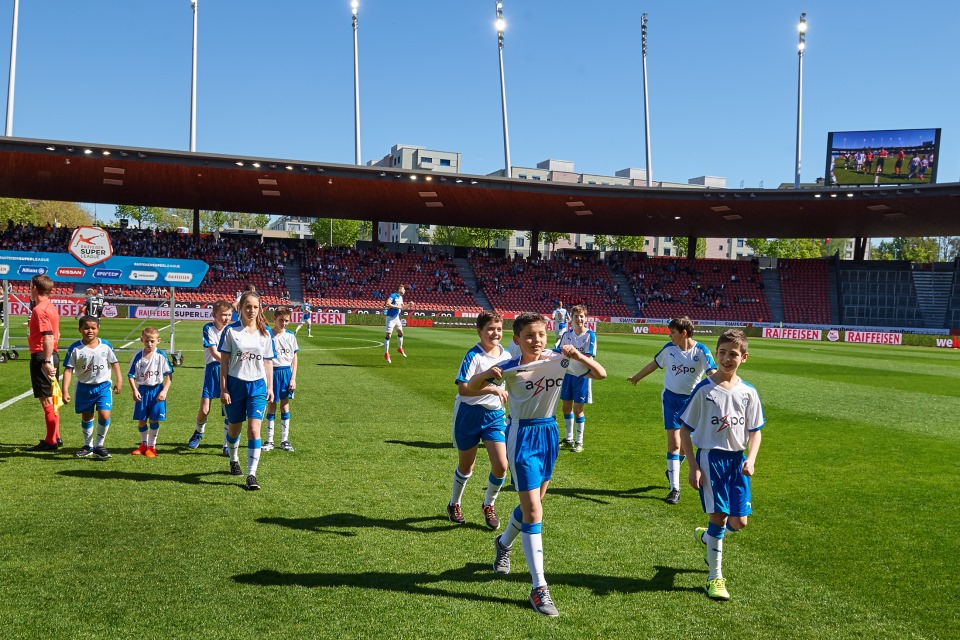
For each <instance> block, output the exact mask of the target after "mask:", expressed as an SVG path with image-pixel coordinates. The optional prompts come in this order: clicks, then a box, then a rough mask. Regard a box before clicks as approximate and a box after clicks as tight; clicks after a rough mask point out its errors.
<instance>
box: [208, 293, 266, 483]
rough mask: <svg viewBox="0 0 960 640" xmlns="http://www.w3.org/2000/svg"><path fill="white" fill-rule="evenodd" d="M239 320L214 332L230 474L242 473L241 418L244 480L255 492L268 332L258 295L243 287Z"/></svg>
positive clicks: (239, 306)
mask: <svg viewBox="0 0 960 640" xmlns="http://www.w3.org/2000/svg"><path fill="white" fill-rule="evenodd" d="M237 306H238V309H239V311H240V321H239V322H234V323H233V324H230V325H227V326H226V327H225V328H224V330H223V333H222V334H221V335H220V344H218V345H217V350H218V351H219V352H220V398H221V402H223V406H224V410H225V411H226V413H227V420H228V421H229V422H230V428H229V432H228V434H227V445H228V446H229V448H230V474H231V475H235V476H242V475H243V471H242V470H241V468H240V458H239V457H238V454H237V450H238V449H239V447H240V428H241V426H242V425H243V422H244V420H246V421H247V481H246V486H247V490H249V491H258V490H259V489H260V483H259V482H257V468H258V467H259V465H260V448H261V445H262V442H261V440H260V425H261V423H262V422H263V414H264V413H265V412H266V409H267V403H268V402H272V401H273V359H274V358H275V357H276V351H275V349H274V346H273V333H272V332H271V331H270V327H268V326H267V319H266V318H265V317H264V315H263V308H262V307H261V306H260V295H259V294H258V293H256V292H255V291H245V292H244V293H243V294H242V295H241V296H240V300H239V301H238V305H237Z"/></svg>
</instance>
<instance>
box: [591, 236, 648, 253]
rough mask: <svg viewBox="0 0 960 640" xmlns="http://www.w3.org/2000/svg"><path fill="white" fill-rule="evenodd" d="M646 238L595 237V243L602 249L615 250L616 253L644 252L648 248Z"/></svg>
mask: <svg viewBox="0 0 960 640" xmlns="http://www.w3.org/2000/svg"><path fill="white" fill-rule="evenodd" d="M646 240H647V239H646V237H644V236H605V235H598V236H594V238H593V241H594V244H596V245H597V246H598V247H600V248H601V249H614V250H616V251H637V252H639V251H643V250H644V248H645V247H646V244H645V243H646Z"/></svg>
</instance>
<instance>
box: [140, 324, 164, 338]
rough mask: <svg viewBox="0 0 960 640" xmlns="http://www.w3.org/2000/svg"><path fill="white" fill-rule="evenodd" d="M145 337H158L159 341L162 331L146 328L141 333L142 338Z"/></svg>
mask: <svg viewBox="0 0 960 640" xmlns="http://www.w3.org/2000/svg"><path fill="white" fill-rule="evenodd" d="M145 336H156V337H157V338H158V339H159V338H160V330H159V329H157V328H156V327H144V328H143V331H141V332H140V337H141V338H143V337H145Z"/></svg>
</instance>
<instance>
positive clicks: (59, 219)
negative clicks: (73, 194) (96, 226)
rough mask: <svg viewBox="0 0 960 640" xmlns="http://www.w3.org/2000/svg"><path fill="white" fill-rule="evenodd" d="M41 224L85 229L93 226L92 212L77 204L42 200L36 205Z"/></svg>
mask: <svg viewBox="0 0 960 640" xmlns="http://www.w3.org/2000/svg"><path fill="white" fill-rule="evenodd" d="M34 209H35V210H36V212H37V216H38V217H39V219H40V224H50V225H52V224H54V223H56V224H59V225H60V226H62V227H83V226H87V225H91V224H93V216H91V215H90V212H89V211H87V210H86V209H84V208H83V207H81V206H80V205H79V204H77V203H76V202H59V201H56V200H40V201H39V202H36V203H35V204H34Z"/></svg>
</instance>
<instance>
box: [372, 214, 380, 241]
mask: <svg viewBox="0 0 960 640" xmlns="http://www.w3.org/2000/svg"><path fill="white" fill-rule="evenodd" d="M370 242H371V243H372V244H373V246H375V247H378V246H380V221H379V220H373V221H371V222H370Z"/></svg>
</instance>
